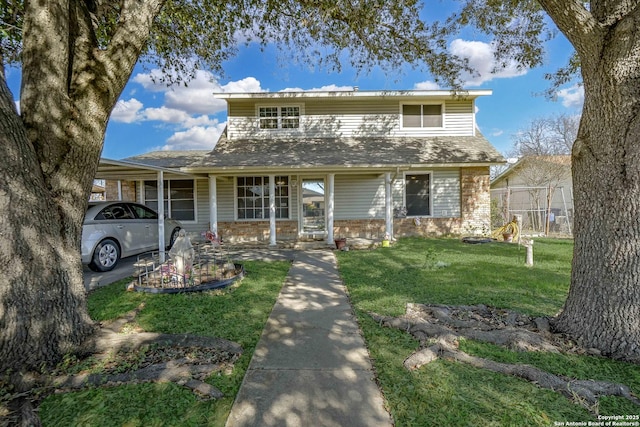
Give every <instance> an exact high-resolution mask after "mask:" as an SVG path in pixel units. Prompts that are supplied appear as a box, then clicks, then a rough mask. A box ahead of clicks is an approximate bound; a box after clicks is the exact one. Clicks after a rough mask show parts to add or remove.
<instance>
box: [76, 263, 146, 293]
mask: <svg viewBox="0 0 640 427" xmlns="http://www.w3.org/2000/svg"><path fill="white" fill-rule="evenodd" d="M137 260H138V257H137V256H130V257H128V258H122V259H121V260H120V261H118V264H117V265H116V268H114V269H113V270H111V271H105V272H104V273H98V272H95V271H92V270H90V269H89V267H87V266H86V265H85V266H83V273H84V288H85V289H86V290H87V291H92V290H94V289H95V288H97V287H100V286H104V285H108V284H110V283H113V282H117V281H118V280H121V279H124V278H126V277H131V276H133V272H134V267H133V264H134V263H135V262H136V261H137Z"/></svg>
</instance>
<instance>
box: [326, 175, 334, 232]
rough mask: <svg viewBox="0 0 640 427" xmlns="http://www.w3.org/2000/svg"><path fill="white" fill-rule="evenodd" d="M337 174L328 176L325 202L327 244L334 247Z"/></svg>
mask: <svg viewBox="0 0 640 427" xmlns="http://www.w3.org/2000/svg"><path fill="white" fill-rule="evenodd" d="M335 176H336V174H334V173H330V174H328V175H327V191H326V194H325V198H326V200H325V202H326V204H327V244H329V245H333V193H334V186H335Z"/></svg>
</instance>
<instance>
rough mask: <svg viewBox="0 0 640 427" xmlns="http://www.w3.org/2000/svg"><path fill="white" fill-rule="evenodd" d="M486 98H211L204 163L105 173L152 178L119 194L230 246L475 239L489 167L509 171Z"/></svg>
mask: <svg viewBox="0 0 640 427" xmlns="http://www.w3.org/2000/svg"><path fill="white" fill-rule="evenodd" d="M490 94H491V91H489V90H470V91H460V92H452V91H448V90H443V91H357V90H354V91H343V92H277V93H225V94H215V95H214V96H215V97H217V98H220V99H224V100H226V101H227V104H228V109H227V117H228V123H227V128H226V131H225V132H224V133H223V135H222V136H221V138H220V140H219V141H218V142H217V144H216V145H215V148H214V149H213V150H212V151H211V152H190V153H185V152H180V153H176V152H155V153H149V154H146V155H141V156H136V157H133V158H129V159H126V160H124V161H121V162H112V163H118V164H119V165H120V167H125V168H126V165H127V164H129V165H131V166H132V167H133V168H136V167H140V166H142V165H143V166H144V167H146V168H147V175H145V176H146V178H149V179H146V178H145V176H142V175H141V176H140V177H139V178H138V179H135V180H131V177H132V176H133V175H134V174H132V172H131V171H128V172H127V174H128V176H129V181H128V182H125V181H123V180H122V179H121V180H120V184H119V187H118V188H119V191H120V193H119V194H120V195H122V194H123V192H127V191H128V192H129V194H130V196H129V197H130V198H132V197H135V198H136V199H137V200H138V201H140V202H142V203H147V204H150V205H151V206H154V207H156V206H158V200H157V194H158V191H157V190H158V188H157V187H158V185H164V186H165V187H166V190H165V191H164V194H165V204H164V206H165V208H166V210H167V213H168V214H169V215H170V216H172V217H176V218H177V219H180V220H181V221H182V222H183V224H184V225H185V227H186V228H187V230H188V231H189V232H192V233H194V234H199V233H201V232H203V231H206V230H207V229H211V230H212V231H216V232H218V233H219V234H220V235H221V236H222V237H223V238H224V239H225V240H227V241H231V242H234V241H236V242H239V241H261V242H268V243H270V244H275V243H276V241H292V240H298V239H304V238H313V239H326V240H327V241H328V242H332V241H333V239H334V238H338V237H366V238H373V239H376V238H382V237H383V236H385V234H389V236H391V237H394V236H395V237H397V236H407V235H445V234H454V235H455V234H462V233H471V232H472V231H473V230H479V229H482V228H484V227H488V226H489V221H490V192H489V183H490V181H489V167H490V166H491V165H493V164H499V163H503V162H504V159H503V157H502V156H501V155H500V154H499V153H498V152H497V150H496V149H495V148H494V147H493V146H492V145H491V144H490V143H489V142H488V141H487V140H486V139H485V138H484V136H482V135H481V134H480V132H479V131H478V129H477V127H476V121H475V109H476V107H475V100H476V98H478V97H479V96H485V95H490ZM106 162H107V163H108V161H106ZM154 168H157V170H158V171H162V172H163V173H162V175H159V176H161V179H154V177H153V176H152V175H148V174H152V173H153V170H154ZM104 170H107V169H104ZM115 170H116V169H110V171H111V173H110V174H109V176H105V175H102V176H99V177H103V178H112V179H113V178H116V177H117V173H118V172H114V171H115ZM172 171H175V172H176V174H172ZM123 188H124V189H126V190H127V191H124V190H123ZM107 193H108V196H107V197H109V198H113V197H112V195H111V194H112V192H110V191H109V189H107Z"/></svg>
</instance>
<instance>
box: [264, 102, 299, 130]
mask: <svg viewBox="0 0 640 427" xmlns="http://www.w3.org/2000/svg"><path fill="white" fill-rule="evenodd" d="M258 118H259V123H260V124H259V126H260V129H298V128H300V107H298V106H283V107H259V108H258Z"/></svg>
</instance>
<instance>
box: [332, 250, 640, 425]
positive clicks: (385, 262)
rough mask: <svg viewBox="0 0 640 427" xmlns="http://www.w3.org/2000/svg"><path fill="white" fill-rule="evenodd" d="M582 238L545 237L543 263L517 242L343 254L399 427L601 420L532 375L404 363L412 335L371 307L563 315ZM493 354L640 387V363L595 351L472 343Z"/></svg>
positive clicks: (606, 406) (467, 346)
mask: <svg viewBox="0 0 640 427" xmlns="http://www.w3.org/2000/svg"><path fill="white" fill-rule="evenodd" d="M572 250H573V243H572V241H570V240H547V239H540V240H536V242H535V244H534V258H535V265H534V267H531V268H530V267H526V266H525V265H524V261H525V249H524V247H519V246H518V245H516V244H503V243H490V244H479V245H469V244H464V243H462V242H460V241H459V240H455V239H420V238H411V239H402V240H400V241H399V242H398V243H397V244H396V245H395V246H393V247H391V248H381V249H378V250H375V251H349V252H338V253H337V254H338V261H339V266H340V273H341V274H342V277H343V279H344V282H345V284H346V286H347V288H348V291H349V294H350V297H351V300H352V303H353V306H354V309H355V311H356V314H357V316H358V319H359V321H360V325H361V327H362V329H363V333H364V335H365V339H366V341H367V346H368V348H369V351H370V354H371V357H372V359H373V362H374V366H375V369H376V371H377V374H378V380H379V383H380V384H381V387H382V390H383V393H384V395H385V398H386V399H387V402H388V405H389V409H390V411H391V413H392V415H393V418H394V420H395V423H396V427H401V426H416V427H417V426H420V427H423V426H442V425H452V426H472V425H473V426H476V425H482V426H521V425H527V426H549V425H554V423H556V422H558V423H560V422H565V423H566V422H579V421H585V422H588V421H591V422H595V421H597V419H596V418H594V416H593V415H591V414H590V413H589V412H588V411H587V410H586V409H584V408H583V407H581V406H579V405H576V404H573V403H571V402H570V401H569V400H567V399H566V398H565V397H563V396H561V395H559V394H557V393H554V392H552V391H548V390H541V389H539V388H538V387H536V386H535V385H532V384H530V383H528V382H526V381H524V380H520V379H517V378H514V377H510V376H506V375H500V374H496V373H492V372H489V371H486V370H480V369H476V368H472V367H470V366H467V365H464V364H461V363H454V362H447V361H443V360H437V361H435V362H432V363H430V364H428V365H426V366H423V367H422V368H420V369H417V370H416V371H413V372H410V371H407V370H406V369H405V368H404V367H403V361H404V360H405V359H406V358H407V357H408V356H409V355H411V354H412V353H413V352H414V351H415V350H416V348H417V347H418V342H417V341H415V340H414V339H413V338H412V337H411V336H410V335H409V334H407V333H405V332H402V331H398V330H394V329H388V328H383V327H380V326H379V325H378V323H376V322H374V321H373V320H372V319H371V317H370V316H369V315H368V313H369V312H376V313H378V314H383V315H390V316H397V315H401V314H403V313H404V310H405V304H406V303H410V302H415V303H425V304H449V305H473V304H485V305H488V306H496V307H499V308H506V309H513V310H517V311H521V312H524V313H526V314H530V315H547V316H550V315H554V314H556V313H557V312H558V311H559V310H560V309H561V308H562V304H563V302H564V300H565V298H566V295H567V292H568V287H569V281H570V270H571V257H572ZM461 349H462V350H464V351H466V352H468V353H470V354H473V355H476V356H479V357H485V358H488V359H492V360H496V361H500V362H508V363H526V364H530V365H534V366H536V367H539V368H541V369H544V370H547V371H550V372H553V373H555V374H557V375H566V376H569V377H573V378H580V379H598V380H606V381H612V382H621V383H624V384H626V385H628V386H630V387H631V389H632V390H633V391H634V392H635V393H636V394H638V393H640V368H639V367H638V366H637V365H632V364H628V363H621V362H615V361H611V360H608V359H604V358H600V357H593V356H577V355H557V354H547V353H517V352H513V351H509V350H505V349H503V348H500V347H496V346H493V345H489V344H483V343H478V342H473V341H465V342H463V343H462V345H461ZM594 411H599V413H600V414H602V415H637V414H639V413H640V408H638V407H637V406H635V405H633V404H631V403H629V402H628V401H626V400H624V399H622V398H612V397H610V398H603V399H601V404H600V407H599V408H594Z"/></svg>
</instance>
